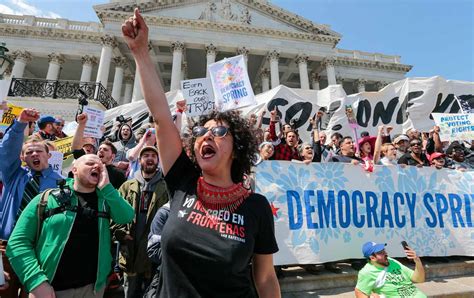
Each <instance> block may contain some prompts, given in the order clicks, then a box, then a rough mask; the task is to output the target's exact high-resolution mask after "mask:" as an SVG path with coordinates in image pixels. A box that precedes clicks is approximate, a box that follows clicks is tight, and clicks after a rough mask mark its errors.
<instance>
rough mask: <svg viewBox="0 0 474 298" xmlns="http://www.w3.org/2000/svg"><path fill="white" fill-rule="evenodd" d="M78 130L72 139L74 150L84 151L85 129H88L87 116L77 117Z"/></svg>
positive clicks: (80, 115)
mask: <svg viewBox="0 0 474 298" xmlns="http://www.w3.org/2000/svg"><path fill="white" fill-rule="evenodd" d="M76 120H77V124H78V125H77V129H76V133H75V134H74V137H73V138H72V145H71V146H72V150H73V151H74V150H81V149H82V145H83V144H82V142H83V139H84V129H85V128H86V123H87V114H79V115H77V119H76Z"/></svg>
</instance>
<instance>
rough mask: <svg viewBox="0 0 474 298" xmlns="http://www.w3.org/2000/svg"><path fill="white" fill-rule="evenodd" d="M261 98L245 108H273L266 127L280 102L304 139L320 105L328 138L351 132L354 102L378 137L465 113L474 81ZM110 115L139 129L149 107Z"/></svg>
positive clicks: (281, 92)
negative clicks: (388, 129)
mask: <svg viewBox="0 0 474 298" xmlns="http://www.w3.org/2000/svg"><path fill="white" fill-rule="evenodd" d="M167 98H168V102H169V103H170V109H171V110H173V108H174V107H173V105H172V104H171V103H172V102H175V101H176V99H177V98H180V97H179V96H178V95H177V93H171V92H169V93H167ZM255 98H256V102H257V105H255V106H248V107H245V108H243V109H241V110H242V111H243V115H250V114H258V113H260V112H261V111H262V110H265V111H267V113H266V115H265V116H264V118H263V126H264V127H266V126H267V125H268V124H269V123H270V118H269V114H270V111H272V110H273V108H274V107H275V106H276V107H278V111H279V116H280V118H281V119H282V122H284V123H289V122H290V121H291V120H296V119H298V121H296V128H297V129H298V133H299V135H300V137H301V138H303V139H304V140H310V132H311V125H310V123H309V119H310V115H311V116H313V115H314V114H315V113H316V112H317V111H318V110H319V109H320V108H325V110H326V113H325V114H324V116H323V119H322V126H321V127H322V130H324V131H325V132H326V134H327V135H328V136H330V135H331V134H332V133H334V132H339V133H341V134H342V135H344V136H345V135H347V136H351V135H352V134H353V132H352V130H351V127H350V126H349V125H348V120H347V116H346V110H345V107H346V106H348V105H350V106H351V107H352V108H353V110H354V116H355V120H356V121H357V125H358V130H359V132H361V131H367V132H369V134H370V135H373V136H375V135H377V127H378V126H379V125H387V126H392V127H393V131H392V136H393V135H395V134H399V133H402V132H404V131H406V130H407V129H409V128H411V127H415V128H417V129H418V130H419V131H426V132H428V131H429V130H431V129H432V128H433V126H434V125H435V122H434V121H433V119H432V118H431V113H458V112H460V105H462V106H463V111H465V112H466V111H468V110H469V109H471V110H474V100H472V99H473V98H474V83H473V82H463V81H452V80H445V79H443V78H441V77H432V78H407V79H404V80H401V81H397V82H394V83H391V84H390V85H388V86H386V87H385V88H383V89H382V90H381V91H379V92H362V93H357V94H351V95H346V93H345V92H344V89H343V88H342V87H341V86H340V85H331V86H329V87H327V88H325V89H323V90H303V89H294V88H288V87H286V86H282V85H280V86H278V87H276V88H273V89H271V90H269V91H267V92H264V93H261V94H258V95H257V96H256V97H255ZM456 98H458V100H456ZM460 103H461V104H460ZM106 115H107V119H108V120H109V121H112V120H113V119H115V117H117V116H118V115H123V116H124V117H130V116H131V117H133V119H134V123H133V126H134V127H139V126H140V125H141V123H142V122H143V121H145V120H146V119H147V117H148V116H147V115H148V109H147V107H146V105H145V103H144V102H134V103H130V104H126V105H122V106H119V107H117V108H114V109H110V110H107V111H106ZM135 119H137V120H135ZM110 125H111V124H110ZM328 140H330V138H328Z"/></svg>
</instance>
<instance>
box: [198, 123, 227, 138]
mask: <svg viewBox="0 0 474 298" xmlns="http://www.w3.org/2000/svg"><path fill="white" fill-rule="evenodd" d="M209 130H210V131H211V134H212V135H213V136H214V137H216V138H223V137H225V136H226V135H227V132H228V131H229V129H228V128H227V127H225V126H215V127H213V128H210V129H209V128H207V127H204V126H195V127H194V128H193V137H195V138H199V137H202V136H204V135H205V134H206V133H207V132H208V131H209Z"/></svg>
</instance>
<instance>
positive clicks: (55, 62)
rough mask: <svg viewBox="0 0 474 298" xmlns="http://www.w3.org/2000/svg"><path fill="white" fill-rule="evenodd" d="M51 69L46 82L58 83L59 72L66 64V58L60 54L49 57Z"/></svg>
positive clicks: (52, 54)
mask: <svg viewBox="0 0 474 298" xmlns="http://www.w3.org/2000/svg"><path fill="white" fill-rule="evenodd" d="M48 61H49V67H48V73H47V74H46V80H52V81H56V80H57V79H58V78H59V70H60V69H61V65H62V64H63V63H64V56H63V55H61V54H58V53H51V54H49V55H48Z"/></svg>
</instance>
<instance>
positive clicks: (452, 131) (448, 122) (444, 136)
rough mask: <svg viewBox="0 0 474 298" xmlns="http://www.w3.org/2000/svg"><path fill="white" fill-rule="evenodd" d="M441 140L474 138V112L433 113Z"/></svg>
mask: <svg viewBox="0 0 474 298" xmlns="http://www.w3.org/2000/svg"><path fill="white" fill-rule="evenodd" d="M431 115H432V116H433V120H434V121H435V123H436V125H437V126H439V129H440V130H439V137H440V139H441V141H443V142H444V141H450V142H451V141H455V140H464V141H471V140H474V114H472V113H471V114H441V113H433V114H431Z"/></svg>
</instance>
